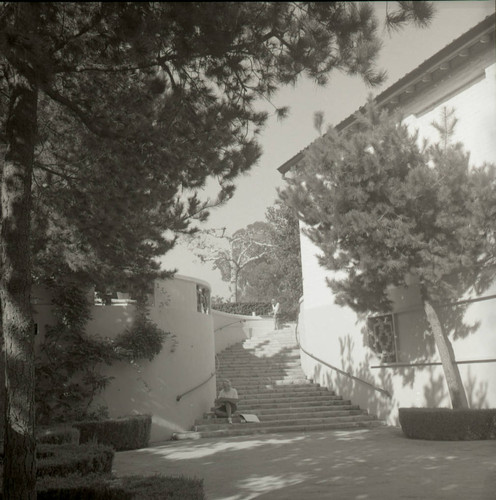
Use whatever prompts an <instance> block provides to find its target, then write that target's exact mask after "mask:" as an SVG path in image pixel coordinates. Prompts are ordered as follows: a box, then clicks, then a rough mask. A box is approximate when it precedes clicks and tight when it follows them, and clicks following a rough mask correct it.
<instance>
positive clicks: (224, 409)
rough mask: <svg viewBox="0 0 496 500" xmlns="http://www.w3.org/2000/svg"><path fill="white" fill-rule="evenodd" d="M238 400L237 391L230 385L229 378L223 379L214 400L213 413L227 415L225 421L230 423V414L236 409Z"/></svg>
mask: <svg viewBox="0 0 496 500" xmlns="http://www.w3.org/2000/svg"><path fill="white" fill-rule="evenodd" d="M238 400H239V397H238V391H237V390H236V389H235V388H234V387H232V386H231V381H230V380H228V379H224V380H223V381H222V389H221V390H220V391H219V396H218V397H217V399H216V400H215V405H216V408H215V414H216V415H217V416H218V417H227V422H228V423H230V424H232V415H233V413H234V412H235V411H236V408H237V404H238Z"/></svg>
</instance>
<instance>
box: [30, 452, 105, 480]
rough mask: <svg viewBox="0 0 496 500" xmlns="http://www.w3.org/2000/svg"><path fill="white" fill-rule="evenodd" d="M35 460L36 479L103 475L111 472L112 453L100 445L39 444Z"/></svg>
mask: <svg viewBox="0 0 496 500" xmlns="http://www.w3.org/2000/svg"><path fill="white" fill-rule="evenodd" d="M37 459H38V467H37V475H38V477H42V476H67V475H69V474H75V473H77V474H81V475H86V474H92V473H97V474H103V473H110V472H111V471H112V461H113V459H114V451H113V450H112V448H110V447H108V446H103V445H101V444H81V445H79V444H41V445H39V446H38V448H37Z"/></svg>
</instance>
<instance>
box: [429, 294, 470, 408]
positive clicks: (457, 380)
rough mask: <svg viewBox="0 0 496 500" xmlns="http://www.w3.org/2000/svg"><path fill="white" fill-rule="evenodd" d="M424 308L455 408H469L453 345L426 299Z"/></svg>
mask: <svg viewBox="0 0 496 500" xmlns="http://www.w3.org/2000/svg"><path fill="white" fill-rule="evenodd" d="M424 310H425V314H426V316H427V321H428V322H429V325H430V327H431V330H432V334H433V335H434V340H435V342H436V347H437V350H438V352H439V356H440V358H441V363H442V364H443V369H444V376H445V377H446V383H447V385H448V391H449V395H450V398H451V405H452V406H453V408H468V401H467V395H466V394H465V388H464V387H463V383H462V378H461V376H460V371H459V370H458V365H457V364H456V361H455V354H454V352H453V347H452V346H451V342H450V341H449V339H448V336H447V335H446V334H445V332H444V330H443V327H442V326H441V322H440V321H439V318H438V315H437V313H436V311H435V310H434V308H433V307H432V305H431V304H430V303H429V302H428V301H426V300H425V301H424Z"/></svg>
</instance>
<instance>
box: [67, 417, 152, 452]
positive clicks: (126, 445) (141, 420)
mask: <svg viewBox="0 0 496 500" xmlns="http://www.w3.org/2000/svg"><path fill="white" fill-rule="evenodd" d="M73 426H74V427H76V429H78V430H79V433H80V437H79V442H80V443H91V442H96V443H100V444H104V445H108V446H112V448H114V450H116V451H123V450H137V449H139V448H146V447H147V446H148V442H149V441H150V431H151V426H152V417H151V415H133V416H129V417H123V418H116V419H109V420H94V421H84V422H76V423H74V424H73Z"/></svg>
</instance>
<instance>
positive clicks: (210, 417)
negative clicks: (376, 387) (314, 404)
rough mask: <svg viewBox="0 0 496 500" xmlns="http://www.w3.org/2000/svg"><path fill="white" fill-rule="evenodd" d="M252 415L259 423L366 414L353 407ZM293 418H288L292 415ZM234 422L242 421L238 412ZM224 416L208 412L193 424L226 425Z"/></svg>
mask: <svg viewBox="0 0 496 500" xmlns="http://www.w3.org/2000/svg"><path fill="white" fill-rule="evenodd" d="M253 414H254V415H257V417H258V418H259V420H260V422H261V423H266V422H274V421H277V422H281V421H291V420H293V421H294V422H296V421H300V420H302V419H328V418H336V417H347V416H359V415H367V412H366V411H365V410H361V409H353V410H343V411H341V410H340V409H336V410H334V411H325V410H324V411H312V412H307V411H301V413H291V412H282V413H274V414H271V415H265V414H262V412H260V411H257V412H253ZM293 416H294V418H289V417H293ZM232 419H233V422H234V423H244V421H243V420H242V419H241V417H240V415H239V414H238V413H236V414H234V415H233V417H232ZM226 423H227V422H226V418H221V417H217V416H215V414H214V413H209V414H207V416H204V418H201V419H197V420H195V426H200V425H214V424H224V425H226Z"/></svg>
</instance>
